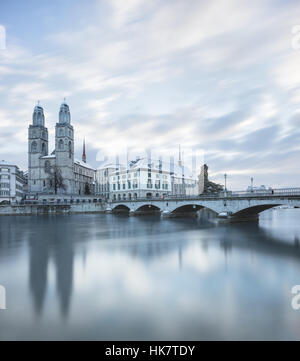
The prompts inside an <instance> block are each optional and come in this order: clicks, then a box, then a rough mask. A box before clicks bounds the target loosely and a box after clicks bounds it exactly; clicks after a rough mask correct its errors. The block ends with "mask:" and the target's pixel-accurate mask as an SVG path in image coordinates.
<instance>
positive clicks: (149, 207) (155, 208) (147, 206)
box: [135, 203, 161, 213]
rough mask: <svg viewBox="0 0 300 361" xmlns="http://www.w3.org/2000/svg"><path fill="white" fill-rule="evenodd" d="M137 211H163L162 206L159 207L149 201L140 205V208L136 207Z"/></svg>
mask: <svg viewBox="0 0 300 361" xmlns="http://www.w3.org/2000/svg"><path fill="white" fill-rule="evenodd" d="M135 211H136V212H145V213H146V212H155V213H158V212H161V208H160V207H158V206H157V205H154V204H150V203H147V204H142V205H140V206H139V207H138V208H136V210H135Z"/></svg>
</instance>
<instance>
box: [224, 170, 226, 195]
mask: <svg viewBox="0 0 300 361" xmlns="http://www.w3.org/2000/svg"><path fill="white" fill-rule="evenodd" d="M224 178H225V189H224V195H225V197H227V185H226V180H227V174H226V173H225V174H224Z"/></svg>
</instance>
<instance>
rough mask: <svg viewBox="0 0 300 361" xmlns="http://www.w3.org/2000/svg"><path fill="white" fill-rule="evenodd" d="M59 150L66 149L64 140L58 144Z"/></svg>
mask: <svg viewBox="0 0 300 361" xmlns="http://www.w3.org/2000/svg"><path fill="white" fill-rule="evenodd" d="M58 149H64V142H63V140H62V139H60V141H59V142H58Z"/></svg>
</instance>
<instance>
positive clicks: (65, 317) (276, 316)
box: [0, 210, 300, 340]
mask: <svg viewBox="0 0 300 361" xmlns="http://www.w3.org/2000/svg"><path fill="white" fill-rule="evenodd" d="M286 211H289V217H286V213H285V214H284V215H282V214H283V213H284V212H286ZM299 215H300V212H299V210H276V211H268V212H266V213H265V214H264V215H263V216H262V217H261V219H260V222H259V223H243V224H242V223H240V224H238V223H237V224H217V223H216V222H215V219H214V218H211V217H205V216H204V215H203V214H202V215H201V217H199V218H197V219H193V218H187V219H165V220H161V219H160V218H159V217H147V216H144V217H124V216H115V215H74V216H58V217H57V216H40V217H1V218H0V284H4V285H5V286H6V287H7V290H8V292H9V294H10V298H9V302H10V303H9V304H8V310H7V311H5V313H3V312H2V313H0V339H194V340H197V339H243V338H247V339H256V338H258V339H298V338H299V337H300V336H299V335H300V326H299V325H300V323H299V320H300V316H299V315H298V314H295V311H293V310H292V309H291V307H290V288H291V286H292V285H293V284H297V282H298V283H299V282H300V248H299V237H300V227H299V226H298V223H299V222H298V219H299ZM274 219H275V220H276V222H275V221H274ZM280 221H281V224H280ZM278 222H279V223H278ZM286 223H288V227H287V225H286ZM289 230H292V232H291V233H292V237H291V235H290V232H289ZM28 270H29V274H28ZM26 283H27V285H28V284H29V287H28V289H29V295H27V293H26V286H25V287H24V284H26ZM32 306H33V313H32V312H31V309H32ZM24 311H25V312H24ZM34 316H36V317H34Z"/></svg>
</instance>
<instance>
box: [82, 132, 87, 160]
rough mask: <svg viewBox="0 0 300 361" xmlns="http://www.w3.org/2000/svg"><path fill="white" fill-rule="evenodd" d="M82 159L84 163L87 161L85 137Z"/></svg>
mask: <svg viewBox="0 0 300 361" xmlns="http://www.w3.org/2000/svg"><path fill="white" fill-rule="evenodd" d="M82 161H83V162H84V163H86V154H85V138H84V139H83V149H82Z"/></svg>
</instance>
